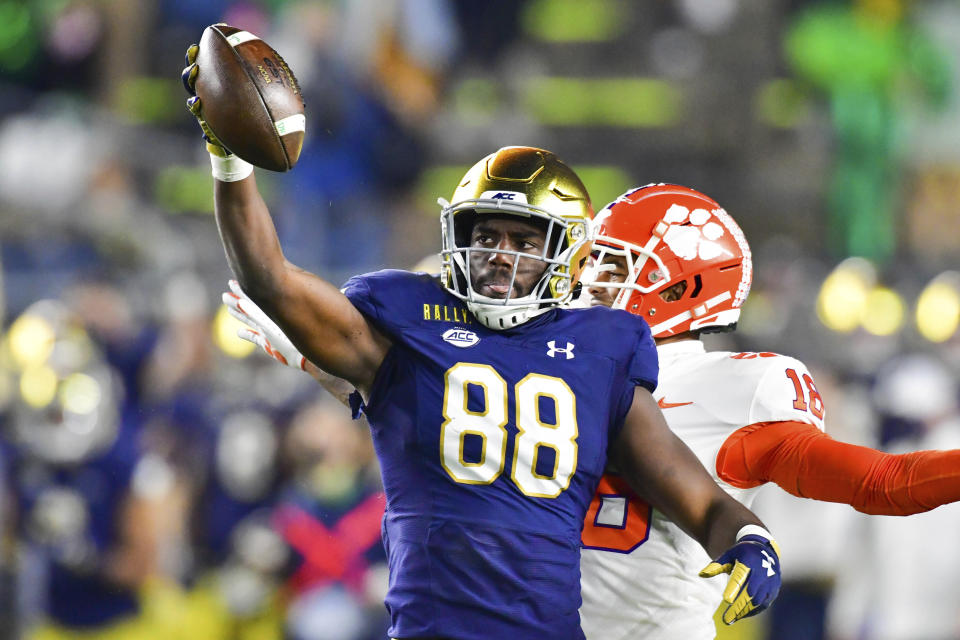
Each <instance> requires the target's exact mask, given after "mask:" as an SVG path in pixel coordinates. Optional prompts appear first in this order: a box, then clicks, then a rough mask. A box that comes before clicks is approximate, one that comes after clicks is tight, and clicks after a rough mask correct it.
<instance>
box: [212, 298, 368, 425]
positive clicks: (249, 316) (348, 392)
mask: <svg viewBox="0 0 960 640" xmlns="http://www.w3.org/2000/svg"><path fill="white" fill-rule="evenodd" d="M229 284H230V291H225V292H224V293H223V296H222V299H223V303H224V304H225V305H227V311H229V312H230V315H232V316H233V317H234V318H236V319H237V320H239V321H240V322H242V323H243V324H245V325H246V327H244V328H243V329H240V330H239V331H238V332H237V335H238V336H239V337H240V338H242V339H244V340H247V341H249V342H252V343H253V344H255V345H257V346H258V347H260V348H261V349H263V351H264V352H265V353H266V354H267V355H268V356H270V357H271V358H273V359H274V360H276V361H277V362H279V363H280V364H284V365H287V366H288V367H293V368H294V369H300V370H301V371H305V372H307V373H308V374H310V376H311V377H312V378H313V379H314V380H316V381H317V382H319V383H320V385H321V386H322V387H323V388H324V389H326V390H327V391H328V392H329V393H330V395H332V396H333V397H334V398H336V399H337V400H339V401H340V402H341V403H342V404H344V405H346V406H348V407H351V408H353V405H352V404H351V398H352V397H353V394H354V388H353V385H351V384H350V383H349V382H347V381H346V380H343V379H342V378H338V377H336V376H333V375H330V374H329V373H327V372H326V371H324V370H323V369H320V368H319V367H317V366H316V365H315V364H313V363H312V362H310V361H309V360H307V359H306V358H304V357H303V354H302V353H300V352H299V351H298V350H297V348H296V347H295V346H293V343H292V342H290V338H288V337H287V336H286V335H285V334H284V333H283V331H281V330H280V327H278V326H277V324H276V323H275V322H274V321H273V320H271V319H270V318H269V317H267V314H265V313H264V312H263V310H262V309H260V307H258V306H257V305H256V303H255V302H254V301H253V300H251V299H250V297H249V296H247V294H246V293H244V291H243V289H241V288H240V283H239V282H237V281H236V280H231V281H230V283H229Z"/></svg>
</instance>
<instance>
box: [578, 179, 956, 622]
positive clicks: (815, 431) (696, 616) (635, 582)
mask: <svg viewBox="0 0 960 640" xmlns="http://www.w3.org/2000/svg"><path fill="white" fill-rule="evenodd" d="M595 222H596V223H597V226H598V227H599V228H598V229H597V238H596V240H595V242H594V252H595V253H594V259H595V274H594V276H593V279H592V280H593V281H592V282H591V283H590V284H588V289H589V293H590V294H591V295H592V298H593V299H592V304H601V305H606V306H613V307H615V308H619V309H625V310H626V311H629V312H631V313H634V314H637V315H641V316H643V317H644V318H645V319H646V320H647V322H648V323H649V324H650V326H651V332H652V334H653V336H654V339H655V341H656V343H657V352H658V355H659V359H660V383H659V386H658V387H657V390H656V392H655V393H654V396H655V397H656V398H657V400H658V404H659V405H660V408H661V409H662V410H663V412H664V415H665V416H666V418H667V422H668V424H669V426H670V428H671V429H672V430H673V431H674V432H675V433H676V434H677V435H678V436H680V438H681V439H682V440H683V441H684V442H685V443H686V444H687V446H689V447H690V448H691V449H692V450H693V452H694V453H695V454H696V455H697V457H698V458H699V459H700V461H701V462H702V463H703V465H704V466H705V467H706V468H707V470H708V471H710V472H711V474H712V475H713V477H714V479H715V480H716V481H717V483H718V484H720V486H721V487H723V488H724V489H725V490H726V491H727V492H728V493H730V494H731V495H733V496H734V497H735V498H737V499H738V500H740V501H741V502H743V503H744V504H745V505H746V506H748V507H749V506H750V504H751V503H752V502H753V499H754V494H755V493H756V491H757V490H758V488H759V487H760V486H761V485H762V484H764V483H766V482H774V483H776V484H778V485H780V486H781V487H782V488H783V489H785V490H786V491H788V492H790V493H791V494H793V495H796V496H800V497H806V498H813V499H817V500H826V501H831V502H842V503H847V504H850V505H852V506H854V507H855V508H856V509H857V510H859V511H863V512H865V513H872V514H886V515H909V514H911V513H919V512H921V511H927V510H929V509H932V508H934V507H937V506H939V505H941V504H945V503H948V502H953V501H956V500H960V451H924V452H916V453H910V454H905V455H900V456H895V455H890V454H885V453H882V452H879V451H875V450H873V449H867V448H865V447H859V446H855V445H850V444H846V443H842V442H837V441H835V440H832V439H831V438H830V437H829V436H827V435H826V434H825V433H824V413H825V409H824V404H823V400H822V398H821V397H820V395H819V394H818V393H817V387H816V385H815V384H814V381H813V378H812V376H811V375H810V372H809V371H808V369H807V367H806V366H804V364H803V363H802V362H800V361H799V360H796V359H794V358H790V357H787V356H782V355H778V354H775V353H765V352H761V353H730V352H708V351H706V350H705V348H704V345H703V343H702V342H701V341H700V340H699V337H700V335H701V334H702V333H707V332H713V331H728V330H732V329H733V328H734V327H735V326H736V323H737V320H738V318H739V315H740V306H741V304H742V303H743V301H744V300H745V299H746V297H747V294H748V292H749V290H750V284H751V278H752V264H751V256H750V248H749V246H748V244H747V241H746V239H745V237H744V235H743V232H742V231H741V230H740V227H739V226H738V225H737V223H736V222H735V221H734V220H733V218H731V217H730V215H729V214H727V213H726V212H725V211H724V210H723V209H722V208H721V207H720V205H719V204H717V203H716V202H715V201H713V200H712V199H710V198H708V197H707V196H705V195H703V194H702V193H699V192H697V191H694V190H692V189H688V188H685V187H681V186H678V185H664V184H655V185H647V186H646V187H640V188H638V189H634V190H632V191H628V192H627V193H625V194H624V195H622V196H620V197H619V198H617V200H615V201H614V202H612V203H610V204H609V205H608V206H607V207H606V208H604V209H603V210H602V211H601V212H600V213H599V214H598V215H597V218H596V221H595ZM798 526H802V523H798ZM583 546H584V550H583V553H582V555H581V590H582V597H583V605H582V607H581V609H580V614H581V620H582V625H583V630H584V632H585V634H586V636H587V638H588V639H596V638H604V639H605V640H619V639H622V638H644V639H645V640H657V639H666V638H670V639H676V638H682V639H684V640H701V639H706V638H714V637H715V636H716V629H715V628H714V623H713V612H714V610H715V608H716V603H717V602H718V599H719V596H718V594H719V592H720V591H721V590H722V589H723V584H722V581H719V580H710V579H707V580H704V579H702V577H697V575H698V571H699V570H700V569H701V568H702V567H704V565H706V564H707V563H709V562H710V558H708V557H707V555H706V554H705V553H704V552H703V550H702V548H700V547H699V545H698V544H697V543H696V542H694V541H693V540H692V539H691V538H690V537H689V536H687V535H686V534H685V533H683V532H682V531H681V530H680V529H679V528H678V527H677V526H676V525H674V524H673V523H672V522H670V521H669V520H667V519H666V518H664V516H663V515H662V514H661V513H659V512H657V511H655V510H653V509H651V507H650V506H649V505H647V504H645V503H644V502H643V501H642V500H640V499H639V498H638V497H636V496H635V495H634V494H633V493H632V492H631V491H630V490H629V489H628V488H627V487H626V484H625V483H624V482H623V481H622V480H620V479H619V478H618V476H617V475H616V473H615V472H612V471H611V472H609V473H607V474H606V475H605V476H604V477H603V479H602V480H601V483H600V486H599V488H598V490H597V494H596V495H595V496H594V500H593V503H592V504H591V506H590V509H589V511H588V513H587V518H586V521H585V524H584V530H583ZM716 571H717V566H716V564H712V565H711V566H710V567H708V570H707V571H705V572H701V573H700V575H701V576H709V575H716ZM724 621H725V622H727V623H728V624H729V622H730V619H729V615H728V613H725V614H724Z"/></svg>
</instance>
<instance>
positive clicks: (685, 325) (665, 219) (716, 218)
mask: <svg viewBox="0 0 960 640" xmlns="http://www.w3.org/2000/svg"><path fill="white" fill-rule="evenodd" d="M594 222H595V227H596V230H597V231H596V233H597V235H596V238H595V240H594V244H593V248H594V256H595V257H594V269H593V270H592V271H594V274H595V273H597V272H598V271H602V270H603V269H604V258H605V257H606V256H609V255H616V256H623V257H624V258H626V261H627V277H626V280H625V282H622V283H609V282H597V281H595V280H594V277H595V276H593V277H591V276H587V277H585V280H588V281H587V282H585V284H586V285H587V286H598V287H599V286H606V287H615V288H619V289H620V292H619V293H618V294H617V296H616V298H615V300H614V303H613V308H615V309H625V310H626V311H629V312H630V313H634V314H636V315H639V316H643V317H644V319H646V321H647V323H648V324H649V325H650V329H651V332H652V334H653V336H654V337H655V338H664V337H667V336H673V335H677V334H680V333H684V332H686V331H729V330H732V329H733V328H734V327H736V324H737V320H738V319H739V318H740V305H742V304H743V301H744V300H746V298H747V294H748V293H749V292H750V283H751V281H752V279H753V264H752V261H751V258H750V246H749V245H748V244H747V239H746V238H745V237H744V235H743V231H741V230H740V227H739V226H738V225H737V223H736V222H735V221H734V219H733V218H731V217H730V215H729V214H728V213H727V212H726V211H724V210H723V208H722V207H721V206H720V205H719V204H717V203H716V202H715V201H714V200H712V199H710V198H708V197H707V196H705V195H703V194H702V193H700V192H699V191H694V190H693V189H688V188H687V187H681V186H680V185H674V184H649V185H646V186H644V187H639V188H637V189H633V190H631V191H628V192H626V193H624V194H623V195H622V196H620V197H619V198H617V199H616V200H614V201H613V202H611V203H610V204H608V205H607V206H606V207H604V208H603V210H602V211H600V213H598V214H597V217H596V220H595V221H594ZM589 280H594V281H593V282H590V281H589ZM680 283H686V284H685V287H683V288H682V291H679V289H680V287H678V290H674V291H672V292H671V295H669V296H663V295H662V294H663V292H665V291H666V290H668V289H670V288H671V287H674V286H675V285H679V284H680Z"/></svg>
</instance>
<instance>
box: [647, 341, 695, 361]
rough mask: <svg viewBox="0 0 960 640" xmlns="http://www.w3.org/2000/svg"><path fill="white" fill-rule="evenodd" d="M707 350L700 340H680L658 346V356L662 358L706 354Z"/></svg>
mask: <svg viewBox="0 0 960 640" xmlns="http://www.w3.org/2000/svg"><path fill="white" fill-rule="evenodd" d="M706 350H707V348H706V346H705V345H704V344H703V342H702V341H700V340H696V339H691V340H679V341H677V342H669V343H667V344H661V345H658V346H657V355H658V356H660V357H661V358H662V357H664V356H674V355H682V354H688V353H705V352H706Z"/></svg>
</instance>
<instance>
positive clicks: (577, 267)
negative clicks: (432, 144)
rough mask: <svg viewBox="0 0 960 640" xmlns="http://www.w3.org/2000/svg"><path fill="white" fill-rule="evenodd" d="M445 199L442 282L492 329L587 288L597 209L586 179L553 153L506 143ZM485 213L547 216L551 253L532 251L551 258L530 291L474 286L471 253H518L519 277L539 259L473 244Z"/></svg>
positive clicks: (547, 246)
mask: <svg viewBox="0 0 960 640" xmlns="http://www.w3.org/2000/svg"><path fill="white" fill-rule="evenodd" d="M438 202H439V204H440V205H441V206H442V207H443V209H442V211H441V212H440V222H441V233H442V236H443V250H442V251H441V252H440V258H441V262H442V265H441V281H442V282H443V284H444V286H445V287H446V288H447V290H448V291H450V293H452V294H453V295H455V296H456V297H458V298H460V299H461V300H464V301H465V302H466V305H467V308H468V309H470V311H471V312H472V313H473V315H474V316H476V318H477V320H479V321H480V322H481V323H483V324H484V325H486V326H487V327H490V328H491V329H509V328H511V327H515V326H517V325H520V324H522V323H524V322H526V321H527V320H529V319H530V318H533V317H535V316H537V315H539V314H541V313H544V312H545V311H547V310H549V309H551V308H553V307H554V306H557V305H559V304H563V303H565V302H567V301H569V300H570V299H571V298H572V297H573V295H574V293H575V292H576V291H577V290H578V289H579V287H578V286H577V285H578V283H579V280H580V274H581V272H582V271H583V266H584V264H586V261H587V258H588V257H589V255H590V247H591V242H592V239H593V233H592V226H591V219H592V218H593V208H592V206H591V205H590V196H589V195H588V194H587V189H586V188H585V187H584V186H583V183H582V182H581V181H580V178H578V177H577V174H576V173H574V172H573V170H572V169H570V167H568V166H567V165H566V164H564V163H563V162H561V161H560V160H559V159H558V158H557V156H555V155H554V154H553V153H551V152H549V151H544V150H543V149H536V148H533V147H504V148H502V149H500V150H498V151H496V152H495V153H491V154H490V155H488V156H487V157H486V158H484V159H483V160H481V161H480V162H478V163H477V164H475V165H473V167H471V168H470V170H469V171H467V173H466V175H464V177H463V179H462V180H461V181H460V185H459V186H458V187H457V189H456V190H455V191H454V192H453V198H452V202H447V201H446V200H444V199H443V198H440V199H439V200H438ZM483 214H496V215H501V216H502V215H514V216H518V217H520V218H525V219H527V220H529V221H531V222H540V223H542V224H543V226H544V228H545V229H546V237H547V242H546V243H545V244H544V249H543V252H542V253H541V255H540V256H532V257H533V258H535V259H539V260H541V261H543V262H544V263H545V270H544V273H543V276H542V277H541V278H540V280H539V281H538V282H537V283H536V284H535V285H534V287H533V290H532V291H531V292H530V293H529V294H527V295H525V296H519V297H513V296H512V295H508V296H507V297H506V298H504V299H499V298H490V297H487V296H483V295H480V294H479V293H477V292H476V291H475V290H474V288H473V281H472V279H471V275H470V256H471V253H473V252H485V253H491V252H496V253H500V254H512V255H514V256H515V258H516V259H515V260H514V266H513V274H512V276H511V278H512V280H515V279H516V276H517V265H518V263H519V258H520V256H523V257H527V258H530V257H531V256H530V255H529V254H526V253H523V254H521V253H520V252H516V251H506V250H503V249H500V248H493V249H490V248H480V247H471V246H470V234H471V231H472V229H473V223H474V221H475V220H476V218H477V216H480V215H483ZM510 290H511V291H512V290H513V281H511V283H510Z"/></svg>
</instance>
